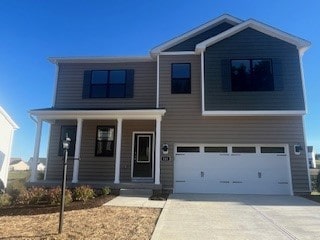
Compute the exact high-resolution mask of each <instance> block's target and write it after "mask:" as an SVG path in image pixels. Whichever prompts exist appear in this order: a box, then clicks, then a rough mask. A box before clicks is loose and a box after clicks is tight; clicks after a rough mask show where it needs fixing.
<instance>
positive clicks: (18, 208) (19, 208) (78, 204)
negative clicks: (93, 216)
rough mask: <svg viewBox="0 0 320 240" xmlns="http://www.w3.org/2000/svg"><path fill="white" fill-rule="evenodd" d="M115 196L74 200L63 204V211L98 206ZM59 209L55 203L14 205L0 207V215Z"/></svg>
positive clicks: (53, 211) (35, 213) (49, 211)
mask: <svg viewBox="0 0 320 240" xmlns="http://www.w3.org/2000/svg"><path fill="white" fill-rule="evenodd" d="M115 197H116V196H114V195H107V196H100V197H96V198H94V199H89V200H88V201H86V202H82V201H74V202H71V203H70V204H69V205H67V206H65V208H64V210H65V211H73V210H80V209H89V208H95V207H100V206H102V205H103V204H104V203H106V202H109V201H110V200H112V199H113V198H115ZM59 211H60V206H57V205H27V206H25V205H15V206H10V207H4V208H0V216H17V215H38V214H48V213H56V212H59Z"/></svg>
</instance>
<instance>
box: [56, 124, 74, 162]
mask: <svg viewBox="0 0 320 240" xmlns="http://www.w3.org/2000/svg"><path fill="white" fill-rule="evenodd" d="M76 135H77V126H61V131H60V142H59V156H63V151H64V150H63V147H62V142H63V140H65V139H66V137H69V138H70V139H71V142H70V146H69V149H68V155H69V156H74V150H75V144H76Z"/></svg>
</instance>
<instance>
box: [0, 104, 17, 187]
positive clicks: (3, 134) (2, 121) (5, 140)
mask: <svg viewBox="0 0 320 240" xmlns="http://www.w3.org/2000/svg"><path fill="white" fill-rule="evenodd" d="M16 129H18V126H17V124H15V122H14V121H13V120H12V119H11V117H10V116H9V115H8V114H7V113H6V112H5V110H4V109H3V108H2V107H0V189H1V190H3V189H4V188H6V187H7V181H8V171H9V164H10V156H11V147H12V141H13V133H14V131H15V130H16Z"/></svg>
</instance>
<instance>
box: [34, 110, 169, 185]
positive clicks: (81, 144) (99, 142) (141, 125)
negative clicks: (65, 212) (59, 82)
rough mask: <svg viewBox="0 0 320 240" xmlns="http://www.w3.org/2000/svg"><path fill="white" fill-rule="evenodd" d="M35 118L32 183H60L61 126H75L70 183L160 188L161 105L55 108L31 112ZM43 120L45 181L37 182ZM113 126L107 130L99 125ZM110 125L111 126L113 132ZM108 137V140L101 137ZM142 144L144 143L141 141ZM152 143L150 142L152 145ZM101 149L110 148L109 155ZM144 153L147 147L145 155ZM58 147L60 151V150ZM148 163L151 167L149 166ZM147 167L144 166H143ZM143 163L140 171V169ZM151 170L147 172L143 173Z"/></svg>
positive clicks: (69, 169) (163, 112) (69, 168)
mask: <svg viewBox="0 0 320 240" xmlns="http://www.w3.org/2000/svg"><path fill="white" fill-rule="evenodd" d="M30 114H31V116H32V117H33V119H34V120H35V122H36V123H37V133H36V141H35V148H34V157H33V159H34V162H33V163H32V166H31V178H30V183H32V185H38V184H39V185H42V186H44V185H48V186H49V185H57V183H59V182H60V181H59V180H60V179H61V175H62V154H61V149H60V148H61V140H62V138H61V135H62V133H64V132H63V126H67V127H69V129H72V127H73V128H74V132H75V133H74V141H73V142H74V149H73V151H72V156H70V160H73V161H68V173H67V179H68V180H67V181H68V184H69V185H70V186H73V185H74V186H76V185H79V184H88V185H92V186H95V187H101V186H108V187H110V188H113V189H120V188H147V189H149V188H150V189H161V183H160V138H161V120H162V116H163V115H164V114H165V110H163V109H149V110H57V109H40V110H33V111H30ZM43 122H48V123H50V126H51V130H50V141H49V146H48V156H47V159H48V161H47V167H46V173H45V180H44V181H37V178H36V177H37V169H36V166H37V161H38V159H39V149H40V143H41V135H42V134H41V132H42V124H43ZM101 126H102V130H103V129H109V130H110V131H109V132H107V131H106V132H103V131H102V130H101V132H99V131H100V129H98V127H101ZM111 130H112V131H111ZM105 139H107V140H108V141H107V140H106V141H105V142H103V141H104V140H105ZM139 144H140V145H139ZM148 144H149V145H148ZM101 149H102V150H103V149H107V150H106V151H105V152H106V153H107V155H103V154H102V155H101V153H104V152H103V151H101ZM139 151H140V152H142V153H143V152H145V154H144V156H142V155H143V154H142V153H141V154H140V155H139ZM59 152H60V153H59ZM148 164H149V167H148V168H146V167H145V166H147V165H148ZM139 166H143V167H139ZM138 167H139V169H140V170H139V171H138V170H137V169H138ZM146 169H149V170H148V171H149V172H148V173H144V172H146V171H147V170H146Z"/></svg>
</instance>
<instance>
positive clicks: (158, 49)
mask: <svg viewBox="0 0 320 240" xmlns="http://www.w3.org/2000/svg"><path fill="white" fill-rule="evenodd" d="M222 22H228V23H230V24H233V25H236V24H239V23H241V22H242V20H240V19H238V18H235V17H233V16H231V15H228V14H224V15H222V16H220V17H218V18H215V19H213V20H211V21H209V22H207V23H205V24H202V25H200V26H199V27H197V28H194V29H192V30H191V31H188V32H186V33H184V34H182V35H180V36H178V37H175V38H173V39H171V40H169V41H167V42H165V43H163V44H161V45H159V46H157V47H155V48H153V49H151V51H150V54H151V56H152V57H155V56H156V55H158V54H159V53H160V52H162V51H163V50H165V49H168V48H170V47H172V46H174V45H176V44H179V43H181V42H183V41H185V40H187V39H188V38H191V37H193V36H195V35H197V34H199V33H201V32H204V31H206V30H207V29H208V28H211V27H214V26H216V25H218V24H220V23H222Z"/></svg>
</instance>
